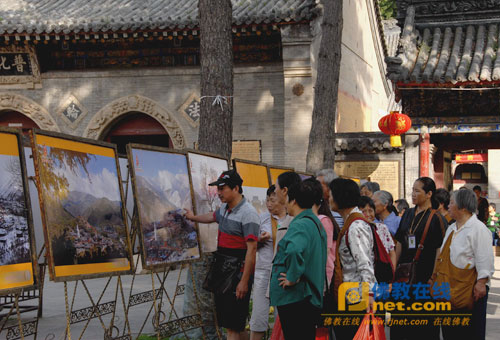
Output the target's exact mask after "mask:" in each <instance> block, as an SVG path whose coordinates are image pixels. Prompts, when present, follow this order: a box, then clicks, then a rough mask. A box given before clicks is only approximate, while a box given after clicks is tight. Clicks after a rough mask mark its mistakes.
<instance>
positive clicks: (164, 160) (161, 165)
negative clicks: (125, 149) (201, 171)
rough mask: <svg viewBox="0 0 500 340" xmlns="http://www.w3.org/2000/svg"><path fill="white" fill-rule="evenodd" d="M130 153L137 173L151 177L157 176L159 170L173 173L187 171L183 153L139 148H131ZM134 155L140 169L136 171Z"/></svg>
mask: <svg viewBox="0 0 500 340" xmlns="http://www.w3.org/2000/svg"><path fill="white" fill-rule="evenodd" d="M132 154H133V156H134V168H135V170H136V172H137V174H138V175H141V176H144V177H149V178H152V177H156V176H158V172H159V171H160V170H166V171H168V172H170V173H171V174H173V175H177V174H186V173H187V161H186V156H185V155H180V154H175V153H165V152H158V151H149V150H140V149H133V150H132ZM136 157H138V158H139V166H140V169H141V170H142V171H138V170H139V169H138V167H137V163H136Z"/></svg>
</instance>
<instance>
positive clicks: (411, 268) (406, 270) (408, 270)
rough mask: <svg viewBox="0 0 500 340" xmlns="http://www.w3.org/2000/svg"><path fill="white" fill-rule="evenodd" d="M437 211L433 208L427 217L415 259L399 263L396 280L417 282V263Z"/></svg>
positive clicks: (410, 282)
mask: <svg viewBox="0 0 500 340" xmlns="http://www.w3.org/2000/svg"><path fill="white" fill-rule="evenodd" d="M435 213H436V210H434V209H432V210H431V213H430V215H429V217H428V218H427V222H426V223H425V228H424V233H423V234H422V238H421V239H420V243H419V244H418V248H417V252H416V253H415V256H414V257H413V260H412V261H411V262H410V263H400V264H398V265H397V267H396V273H395V281H396V282H404V283H408V284H413V283H414V282H415V280H416V276H417V263H418V260H419V259H420V255H421V254H422V250H423V249H424V242H425V239H426V238H427V233H428V232H429V227H430V225H431V221H432V217H434V214H435ZM424 214H425V213H424ZM439 221H440V222H441V219H439Z"/></svg>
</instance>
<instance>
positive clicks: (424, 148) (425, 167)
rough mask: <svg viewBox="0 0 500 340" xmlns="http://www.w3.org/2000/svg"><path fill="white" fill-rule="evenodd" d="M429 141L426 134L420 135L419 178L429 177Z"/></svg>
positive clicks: (428, 136)
mask: <svg viewBox="0 0 500 340" xmlns="http://www.w3.org/2000/svg"><path fill="white" fill-rule="evenodd" d="M430 140H431V137H430V135H429V134H428V133H423V134H421V135H420V177H424V176H429V158H430Z"/></svg>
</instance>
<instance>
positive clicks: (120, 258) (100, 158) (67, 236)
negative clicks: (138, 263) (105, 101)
mask: <svg viewBox="0 0 500 340" xmlns="http://www.w3.org/2000/svg"><path fill="white" fill-rule="evenodd" d="M31 137H32V138H31V139H32V145H33V156H34V161H35V172H36V178H37V185H38V193H39V198H40V208H41V211H42V221H43V227H44V235H45V245H46V249H47V257H48V263H49V273H50V278H51V279H52V280H53V281H70V280H81V279H88V278H97V277H105V276H110V275H116V274H128V273H130V272H131V271H132V266H133V265H132V262H131V248H130V240H129V233H128V228H127V221H126V215H125V209H124V205H123V189H122V186H121V182H120V169H119V165H118V159H117V156H116V147H115V146H114V145H112V144H108V143H103V142H97V141H93V140H88V139H80V138H76V137H72V136H67V135H62V134H58V133H57V134H56V133H49V132H41V131H37V130H35V131H33V132H32V134H31Z"/></svg>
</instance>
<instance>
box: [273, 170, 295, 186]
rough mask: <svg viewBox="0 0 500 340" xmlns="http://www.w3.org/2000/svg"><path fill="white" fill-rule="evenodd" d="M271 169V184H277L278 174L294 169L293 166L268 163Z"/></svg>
mask: <svg viewBox="0 0 500 340" xmlns="http://www.w3.org/2000/svg"><path fill="white" fill-rule="evenodd" d="M268 169H269V179H270V181H271V182H270V183H271V184H276V180H277V179H278V176H279V175H281V174H282V173H284V172H287V171H293V169H292V168H280V167H277V166H272V165H268Z"/></svg>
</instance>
